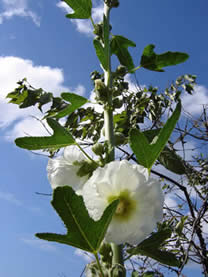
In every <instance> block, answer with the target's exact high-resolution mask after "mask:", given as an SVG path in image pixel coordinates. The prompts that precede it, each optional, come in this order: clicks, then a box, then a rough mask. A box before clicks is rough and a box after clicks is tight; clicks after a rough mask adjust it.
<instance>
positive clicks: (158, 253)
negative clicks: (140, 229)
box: [137, 248, 180, 267]
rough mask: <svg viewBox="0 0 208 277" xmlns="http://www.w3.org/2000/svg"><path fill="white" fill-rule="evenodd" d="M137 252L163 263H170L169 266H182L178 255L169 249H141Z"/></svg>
mask: <svg viewBox="0 0 208 277" xmlns="http://www.w3.org/2000/svg"><path fill="white" fill-rule="evenodd" d="M137 254H140V255H143V256H146V257H150V258H152V259H154V260H156V261H158V262H159V263H161V264H165V265H169V266H177V267H179V266H180V261H179V260H178V259H177V258H176V256H175V255H174V254H173V253H171V252H168V251H162V250H158V249H152V248H149V249H139V250H138V252H137Z"/></svg>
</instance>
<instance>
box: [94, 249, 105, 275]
mask: <svg viewBox="0 0 208 277" xmlns="http://www.w3.org/2000/svg"><path fill="white" fill-rule="evenodd" d="M94 255H95V259H96V262H97V265H98V268H99V270H100V274H101V276H102V277H105V275H104V273H103V270H102V267H101V264H100V261H99V257H98V254H97V253H95V254H94Z"/></svg>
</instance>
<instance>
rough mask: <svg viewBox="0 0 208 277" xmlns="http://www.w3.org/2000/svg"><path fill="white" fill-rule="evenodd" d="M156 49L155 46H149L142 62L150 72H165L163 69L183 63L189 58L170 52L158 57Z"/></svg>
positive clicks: (186, 55)
mask: <svg viewBox="0 0 208 277" xmlns="http://www.w3.org/2000/svg"><path fill="white" fill-rule="evenodd" d="M154 48H155V45H153V44H150V45H147V46H146V47H145V48H144V51H143V54H142V57H141V61H140V65H141V66H142V67H144V68H146V69H149V70H153V71H159V72H164V70H163V67H166V66H170V65H176V64H179V63H183V62H185V61H186V60H187V59H188V58H189V55H188V54H186V53H181V52H170V51H168V52H165V53H163V54H159V55H158V54H156V53H155V52H154Z"/></svg>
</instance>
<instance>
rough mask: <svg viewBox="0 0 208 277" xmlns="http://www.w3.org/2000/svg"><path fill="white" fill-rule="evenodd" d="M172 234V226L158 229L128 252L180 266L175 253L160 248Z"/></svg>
mask: <svg viewBox="0 0 208 277" xmlns="http://www.w3.org/2000/svg"><path fill="white" fill-rule="evenodd" d="M171 234H172V231H171V229H170V228H166V229H164V230H161V231H158V232H157V233H154V234H152V235H151V236H150V237H149V238H147V239H145V240H144V241H142V242H141V243H140V244H139V245H137V246H136V247H132V248H130V249H127V252H128V253H130V255H131V256H133V255H143V256H147V257H150V258H152V259H154V260H156V261H158V262H160V263H162V264H166V265H170V266H179V265H180V262H179V261H178V260H177V258H176V256H175V255H174V254H173V253H171V252H168V251H164V250H160V249H159V248H160V247H161V246H162V244H163V243H164V242H165V240H166V239H168V238H170V237H171Z"/></svg>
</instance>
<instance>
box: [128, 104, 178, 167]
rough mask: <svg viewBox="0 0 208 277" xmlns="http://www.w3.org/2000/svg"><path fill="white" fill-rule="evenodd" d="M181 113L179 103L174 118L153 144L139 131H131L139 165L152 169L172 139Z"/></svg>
mask: <svg viewBox="0 0 208 277" xmlns="http://www.w3.org/2000/svg"><path fill="white" fill-rule="evenodd" d="M180 113H181V103H180V102H179V103H178V104H177V107H176V109H175V111H174V112H173V114H172V116H171V117H170V118H169V119H168V120H167V122H166V124H165V125H164V127H163V128H162V129H161V131H160V132H159V135H158V137H157V138H155V139H154V140H153V142H152V143H151V144H149V142H148V139H147V138H146V136H145V135H144V134H143V133H142V132H140V131H139V130H138V129H132V130H131V131H130V146H131V148H132V150H133V152H134V154H135V155H136V158H137V160H138V163H139V164H141V165H143V166H144V167H146V168H148V169H149V170H150V169H151V167H152V166H153V164H154V162H155V161H156V160H157V158H158V157H159V155H160V153H161V151H162V150H163V148H164V147H165V145H166V143H167V141H168V139H169V138H170V136H171V134H172V132H173V130H174V128H175V125H176V122H177V121H178V119H179V117H180Z"/></svg>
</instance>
